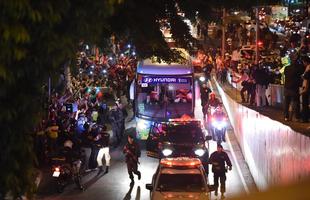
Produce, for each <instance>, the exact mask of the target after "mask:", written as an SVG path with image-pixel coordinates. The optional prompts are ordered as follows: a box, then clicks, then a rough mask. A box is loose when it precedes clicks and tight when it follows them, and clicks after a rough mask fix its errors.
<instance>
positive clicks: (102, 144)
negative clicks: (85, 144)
mask: <svg viewBox="0 0 310 200" xmlns="http://www.w3.org/2000/svg"><path fill="white" fill-rule="evenodd" d="M106 130H107V127H106V126H103V127H102V128H101V130H100V132H99V134H98V135H97V136H96V137H95V139H94V140H95V144H96V145H97V147H98V148H99V151H98V155H97V163H98V167H99V171H98V175H99V174H100V173H101V172H103V166H102V158H103V156H104V158H105V165H106V169H105V172H104V173H105V174H107V173H108V172H109V166H110V159H111V156H110V149H109V141H110V134H109V133H107V132H106Z"/></svg>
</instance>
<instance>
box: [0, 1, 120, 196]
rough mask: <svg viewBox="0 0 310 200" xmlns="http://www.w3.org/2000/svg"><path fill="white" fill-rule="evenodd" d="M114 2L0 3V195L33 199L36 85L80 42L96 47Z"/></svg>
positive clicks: (70, 54) (36, 110) (37, 105)
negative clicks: (7, 194)
mask: <svg viewBox="0 0 310 200" xmlns="http://www.w3.org/2000/svg"><path fill="white" fill-rule="evenodd" d="M115 3H117V2H116V1H115V0H106V1H102V0H92V1H84V0H45V1H39V0H32V1H26V0H4V1H0V13H1V14H0V18H1V23H0V110H1V112H0V122H1V123H0V129H1V134H0V148H1V149H0V150H1V151H0V152H1V156H0V166H1V171H0V186H1V187H0V193H2V194H5V193H6V192H8V191H11V192H12V194H13V195H14V196H17V195H21V194H25V193H26V194H32V193H33V190H34V185H33V181H34V174H33V172H34V170H33V164H34V162H35V157H34V155H33V151H32V141H31V138H32V137H31V135H32V134H33V128H34V125H35V124H36V122H37V120H38V118H39V117H40V113H41V106H40V105H39V103H40V102H39V98H40V96H41V95H40V94H41V93H40V92H41V89H40V88H41V86H42V84H43V83H44V81H45V80H47V77H48V76H49V75H53V73H56V72H58V71H59V70H58V69H59V68H60V67H61V65H62V64H63V63H64V62H65V61H66V60H68V59H70V58H74V56H75V52H76V49H77V44H78V42H79V40H80V39H81V38H84V39H86V40H88V41H90V42H94V43H96V42H99V41H100V40H101V38H102V34H103V32H105V27H106V20H105V19H106V18H107V17H108V16H109V15H111V14H112V11H113V7H114V4H115Z"/></svg>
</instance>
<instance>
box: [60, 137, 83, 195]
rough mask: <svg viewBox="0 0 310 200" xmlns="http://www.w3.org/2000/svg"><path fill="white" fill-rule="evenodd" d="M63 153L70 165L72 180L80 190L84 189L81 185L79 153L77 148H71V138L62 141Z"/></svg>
mask: <svg viewBox="0 0 310 200" xmlns="http://www.w3.org/2000/svg"><path fill="white" fill-rule="evenodd" d="M62 153H63V155H64V156H65V159H66V162H67V163H68V164H69V165H70V168H71V172H72V175H73V178H74V181H75V183H76V185H77V186H78V188H79V189H80V190H84V188H83V186H82V185H81V176H80V168H81V164H82V162H81V153H80V150H79V149H78V148H76V149H75V148H73V142H72V141H71V140H66V141H65V143H64V149H63V152H62Z"/></svg>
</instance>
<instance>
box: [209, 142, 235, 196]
mask: <svg viewBox="0 0 310 200" xmlns="http://www.w3.org/2000/svg"><path fill="white" fill-rule="evenodd" d="M225 163H226V165H227V166H228V169H229V170H231V168H232V165H231V162H230V159H229V157H228V155H227V153H226V152H225V151H223V146H222V145H220V144H218V145H217V151H215V152H213V153H212V154H211V156H210V159H209V164H212V172H213V175H214V186H215V196H217V194H218V187H219V179H220V182H221V195H222V198H224V193H225V190H226V187H225V181H226V172H227V169H226V167H225Z"/></svg>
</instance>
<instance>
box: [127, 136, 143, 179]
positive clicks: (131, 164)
mask: <svg viewBox="0 0 310 200" xmlns="http://www.w3.org/2000/svg"><path fill="white" fill-rule="evenodd" d="M123 153H124V154H125V156H126V163H127V170H128V174H129V178H130V179H131V183H134V177H133V173H134V174H136V175H137V176H138V180H140V179H141V172H140V171H138V163H139V157H140V156H141V151H140V147H139V144H138V143H136V142H135V141H134V138H133V136H132V135H128V143H127V144H126V145H125V146H124V149H123ZM139 164H140V163H139Z"/></svg>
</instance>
